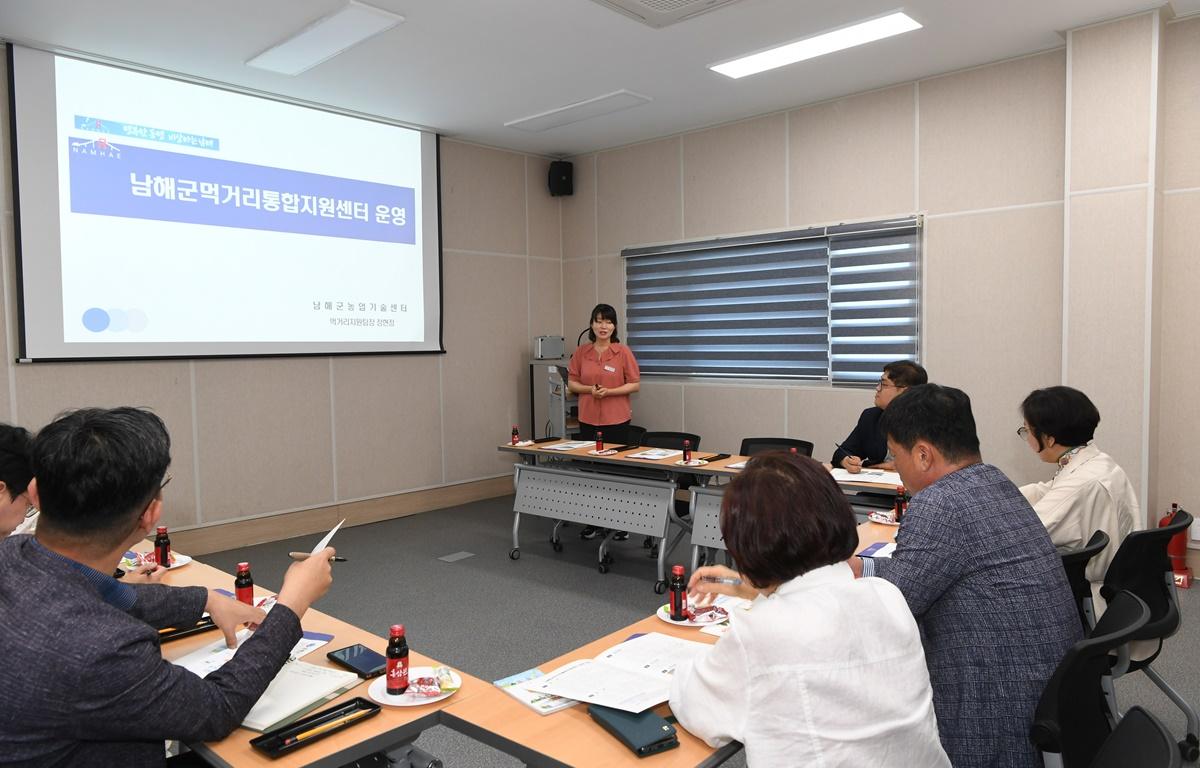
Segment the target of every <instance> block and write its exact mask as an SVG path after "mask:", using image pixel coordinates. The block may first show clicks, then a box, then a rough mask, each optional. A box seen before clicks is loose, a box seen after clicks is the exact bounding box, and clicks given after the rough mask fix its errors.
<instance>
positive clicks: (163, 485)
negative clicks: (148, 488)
mask: <svg viewBox="0 0 1200 768" xmlns="http://www.w3.org/2000/svg"><path fill="white" fill-rule="evenodd" d="M171 477H172V475H171V473H170V472H168V473H167V474H165V475H163V479H162V482H161V483H159V484H158V490H160V491H161V490H162V489H163V488H166V487H167V483H169V482H171Z"/></svg>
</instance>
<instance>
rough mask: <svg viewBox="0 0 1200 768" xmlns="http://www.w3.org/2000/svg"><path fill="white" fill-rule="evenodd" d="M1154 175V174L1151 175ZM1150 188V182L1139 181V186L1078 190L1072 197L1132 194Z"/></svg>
mask: <svg viewBox="0 0 1200 768" xmlns="http://www.w3.org/2000/svg"><path fill="white" fill-rule="evenodd" d="M1151 175H1153V174H1151ZM1149 186H1150V182H1148V181H1139V182H1138V183H1137V184H1121V185H1118V186H1115V187H1092V188H1091V189H1077V190H1075V191H1074V192H1072V193H1071V197H1085V196H1087V195H1107V194H1111V193H1113V192H1131V191H1133V190H1138V189H1146V188H1147V187H1149Z"/></svg>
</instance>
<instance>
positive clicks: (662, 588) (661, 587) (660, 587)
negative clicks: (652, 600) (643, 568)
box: [654, 581, 667, 595]
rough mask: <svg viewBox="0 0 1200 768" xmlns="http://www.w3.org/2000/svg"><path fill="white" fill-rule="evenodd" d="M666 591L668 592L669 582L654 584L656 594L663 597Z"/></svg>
mask: <svg viewBox="0 0 1200 768" xmlns="http://www.w3.org/2000/svg"><path fill="white" fill-rule="evenodd" d="M666 591H667V582H665V581H656V582H654V594H656V595H661V594H662V593H664V592H666Z"/></svg>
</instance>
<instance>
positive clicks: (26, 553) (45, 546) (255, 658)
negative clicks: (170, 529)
mask: <svg viewBox="0 0 1200 768" xmlns="http://www.w3.org/2000/svg"><path fill="white" fill-rule="evenodd" d="M170 460H171V458H170V438H169V437H168V436H167V430H166V427H165V426H164V425H163V422H162V420H161V419H159V418H158V417H157V416H155V415H154V414H152V413H150V412H148V411H144V410H139V409H136V408H116V409H112V410H102V409H86V410H79V411H74V412H71V413H68V414H66V415H64V416H61V417H59V418H58V419H57V420H56V421H54V422H53V423H51V424H49V425H48V426H47V427H45V428H44V429H43V430H42V431H41V433H40V434H39V435H38V436H37V438H36V440H35V441H34V446H33V453H32V465H33V472H34V479H33V480H32V481H31V482H30V484H29V489H28V493H29V497H30V499H31V501H32V502H33V504H35V505H37V506H38V507H39V508H40V509H41V517H40V520H39V522H38V526H37V530H36V532H35V534H34V535H32V536H12V537H9V538H7V539H5V540H4V541H2V542H0V616H3V617H4V620H3V621H2V622H0V660H2V663H0V690H3V691H4V698H5V701H4V707H3V709H2V710H0V763H3V764H5V765H28V766H35V765H36V766H53V765H72V766H76V765H95V766H114V765H139V766H141V765H156V764H158V765H161V764H162V763H163V762H164V761H165V757H164V755H165V752H164V744H163V742H164V740H167V739H181V740H184V741H210V740H215V739H220V738H223V737H225V736H226V735H228V734H229V733H230V732H231V731H233V729H235V728H236V727H237V726H238V724H239V723H241V721H242V719H243V718H244V717H245V716H246V713H247V712H249V711H250V708H251V707H252V706H254V703H255V701H257V700H258V698H259V696H261V695H262V692H263V691H264V690H266V687H267V685H268V684H269V683H270V682H271V680H272V679H273V678H274V677H275V674H276V673H277V672H278V671H279V668H280V667H281V666H283V663H284V662H285V661H287V658H288V652H289V651H290V650H291V648H292V646H293V645H295V643H296V641H297V640H299V639H300V616H302V615H303V614H304V612H305V611H306V610H307V609H308V607H309V605H310V604H311V603H312V602H313V601H314V600H316V599H317V598H318V597H320V596H321V595H323V594H324V593H325V591H326V590H327V589H328V588H329V584H330V582H331V579H332V577H331V574H330V566H329V557H331V556H332V554H333V550H332V549H327V550H324V551H323V552H322V553H321V555H322V556H318V557H312V558H309V559H308V560H305V561H303V562H300V563H296V564H295V565H293V566H292V567H291V569H290V570H289V571H288V573H287V576H286V577H285V580H284V584H283V589H281V590H280V592H279V595H278V604H277V605H276V607H275V608H274V609H273V610H272V611H271V613H270V614H267V615H264V613H263V612H262V611H261V610H259V609H257V608H251V607H250V606H248V605H244V604H242V603H239V602H237V601H235V600H232V599H230V598H227V597H224V596H222V595H220V594H218V593H216V592H214V591H211V590H207V589H205V588H203V587H168V586H165V585H161V584H125V583H122V582H121V581H118V580H116V579H114V578H113V577H112V575H111V574H112V573H113V571H114V570H115V569H116V567H117V563H118V562H119V561H120V559H121V556H122V555H123V554H124V553H125V551H126V550H127V549H128V548H129V546H131V545H132V544H134V543H135V542H137V541H139V540H140V539H142V538H143V537H145V536H146V535H147V534H149V533H150V532H152V531H153V530H154V529H155V525H156V524H157V523H158V520H159V517H160V515H161V514H162V486H163V485H164V484H165V483H166V480H167V478H168V475H167V474H166V471H167V466H168V464H169V463H170ZM203 611H208V612H209V614H211V615H212V617H213V620H214V622H216V624H217V625H218V626H219V627H220V628H221V630H222V631H223V632H224V634H225V638H226V642H228V643H229V644H230V646H232V645H233V643H234V635H235V633H236V631H237V629H238V628H239V627H240V626H241V625H242V624H244V623H246V622H260V623H261V625H260V627H259V629H258V631H257V632H255V633H254V635H253V637H251V638H250V639H249V640H247V641H246V642H245V643H244V644H243V645H242V647H241V649H240V650H239V651H238V653H237V654H236V655H235V656H234V657H233V659H232V660H230V661H229V662H228V663H227V664H225V665H224V666H223V667H221V669H219V670H217V671H216V672H213V673H212V674H210V675H209V676H208V677H206V678H203V679H201V678H200V677H197V676H196V675H195V674H193V673H192V672H189V671H187V670H185V669H183V668H182V667H177V666H174V665H173V664H171V663H169V662H167V661H164V660H163V658H162V655H161V653H160V651H159V642H158V632H157V629H158V628H160V627H168V626H181V625H184V624H187V623H194V622H196V621H197V620H199V618H200V616H201V613H202V612H203Z"/></svg>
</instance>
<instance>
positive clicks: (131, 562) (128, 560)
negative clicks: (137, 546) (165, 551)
mask: <svg viewBox="0 0 1200 768" xmlns="http://www.w3.org/2000/svg"><path fill="white" fill-rule="evenodd" d="M143 554H154V553H153V552H146V553H143ZM171 554H172V555H174V556H175V562H174V563H171V564H170V565H168V566H167V570H168V571H173V570H175V569H176V568H182V567H183V566H185V565H187V564H188V563H190V562H192V558H190V557H188V556H187V555H181V554H179V553H178V552H172V553H171ZM130 555H133V557H130ZM136 557H137V553H136V552H134V551H133V550H132V549H131V550H129V551H128V552H126V553H125V556H124V557H122V558H121V563H120V567H121V569H122V570H124V571H136V570H137V568H138V566H139V565H141V564H142V563H139V562H138V561H137V560H136Z"/></svg>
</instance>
